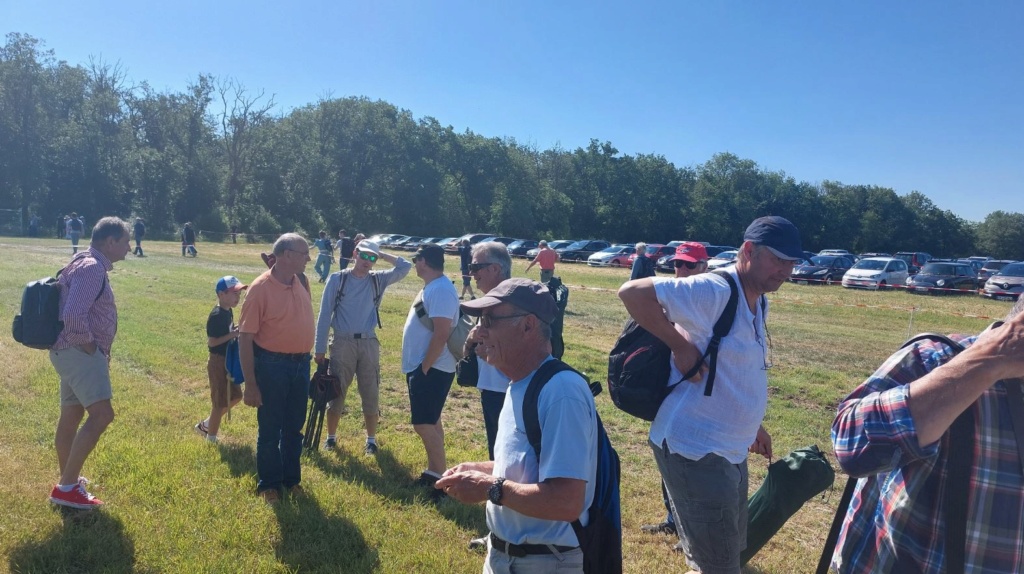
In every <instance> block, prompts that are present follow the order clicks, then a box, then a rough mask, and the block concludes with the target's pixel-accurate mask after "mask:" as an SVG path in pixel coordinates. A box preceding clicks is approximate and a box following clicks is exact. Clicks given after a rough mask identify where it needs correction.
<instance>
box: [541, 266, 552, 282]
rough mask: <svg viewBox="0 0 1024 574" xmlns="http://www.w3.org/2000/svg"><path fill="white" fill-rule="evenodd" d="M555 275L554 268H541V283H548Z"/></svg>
mask: <svg viewBox="0 0 1024 574" xmlns="http://www.w3.org/2000/svg"><path fill="white" fill-rule="evenodd" d="M554 276H555V270H554V269H541V270H540V282H541V283H545V284H546V283H547V282H548V281H551V278H552V277H554Z"/></svg>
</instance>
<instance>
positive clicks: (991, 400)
mask: <svg viewBox="0 0 1024 574" xmlns="http://www.w3.org/2000/svg"><path fill="white" fill-rule="evenodd" d="M952 338H953V339H955V340H958V341H960V342H961V343H963V344H964V346H969V345H970V344H972V343H973V342H974V341H975V337H964V336H962V335H954V336H952ZM952 356H953V355H952V352H951V351H950V350H949V349H948V348H946V347H945V346H944V345H942V344H940V343H937V342H933V341H921V342H919V343H917V344H915V345H913V346H911V347H909V348H907V349H902V350H900V351H899V352H897V353H895V354H894V355H892V356H891V357H889V359H887V360H886V361H885V363H883V364H882V366H881V367H880V368H879V369H878V370H877V371H876V372H875V373H874V374H873V375H872V376H871V377H870V378H868V380H867V381H865V382H864V383H862V384H861V385H860V386H859V387H857V389H856V390H854V392H853V393H852V394H851V395H850V396H849V397H847V398H846V399H845V400H844V401H843V402H842V403H841V404H840V405H839V412H838V414H837V416H836V419H835V422H834V423H833V425H832V442H833V445H834V447H835V452H836V457H837V458H838V460H839V463H840V464H841V465H842V467H843V469H844V470H846V471H847V472H848V473H849V474H850V475H851V476H858V477H861V478H860V480H859V481H858V482H857V486H856V490H855V491H854V494H853V499H852V500H851V501H850V507H849V510H848V511H847V514H846V518H845V519H844V521H843V527H842V530H841V532H840V535H839V541H838V543H837V545H836V550H835V553H834V554H833V556H832V569H833V570H834V571H836V572H841V573H844V574H845V573H848V572H855V573H861V572H864V573H866V572H943V571H945V567H946V548H945V528H944V516H945V504H944V500H943V495H944V492H945V488H946V482H947V480H948V468H947V467H948V463H949V453H948V451H949V447H948V445H949V440H950V435H949V433H948V432H947V433H946V434H944V435H943V436H942V438H941V439H940V440H939V441H938V442H937V443H934V444H931V445H926V446H924V447H921V446H920V445H919V444H918V438H917V431H916V428H915V425H914V421H913V419H911V417H910V410H909V408H908V406H907V397H908V395H909V392H908V385H909V384H910V382H912V381H914V380H916V379H918V378H920V377H922V376H924V375H925V374H927V373H928V372H930V371H932V370H933V369H935V368H938V367H939V366H941V365H943V364H944V363H946V362H947V361H949V360H950V359H951V358H952ZM970 408H971V409H972V410H973V411H974V416H975V421H977V422H976V423H975V437H976V440H975V443H974V444H975V446H974V452H973V457H972V458H973V461H974V464H973V465H972V468H971V473H970V485H971V486H970V493H969V499H968V510H967V515H968V520H967V540H966V551H965V558H966V561H965V562H966V563H965V572H968V573H982V572H991V573H997V572H998V573H1005V572H1019V571H1021V568H1020V564H1021V560H1022V558H1024V477H1022V476H1021V468H1020V463H1019V455H1018V452H1017V440H1016V437H1015V435H1014V432H1013V425H1012V424H1011V421H1010V412H1009V408H1008V406H1007V403H1006V389H1005V387H1004V386H1003V384H1002V383H996V384H994V385H993V386H992V387H990V388H989V389H988V390H986V391H985V392H984V393H982V395H981V396H980V397H979V398H978V400H977V401H975V402H974V404H973V405H971V407H970Z"/></svg>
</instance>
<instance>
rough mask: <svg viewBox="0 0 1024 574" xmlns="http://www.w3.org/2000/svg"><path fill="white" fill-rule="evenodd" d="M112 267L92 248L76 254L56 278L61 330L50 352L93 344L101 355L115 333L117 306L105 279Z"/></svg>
mask: <svg viewBox="0 0 1024 574" xmlns="http://www.w3.org/2000/svg"><path fill="white" fill-rule="evenodd" d="M113 268H114V266H113V264H111V263H110V260H109V259H107V258H106V256H104V255H103V254H102V253H100V252H99V251H97V250H96V249H95V248H93V247H89V249H88V250H87V251H83V252H82V253H79V254H78V255H76V256H75V257H73V258H72V259H71V263H69V264H68V266H67V267H65V268H64V270H63V271H62V272H61V274H60V277H58V278H57V281H58V283H59V284H60V320H61V321H64V330H62V331H61V332H60V336H59V337H57V342H56V343H54V344H53V349H54V350H56V351H59V350H61V349H68V348H71V347H75V346H78V345H88V344H89V343H96V346H97V347H99V348H100V350H101V351H102V352H103V354H104V355H106V356H108V357H109V356H110V347H111V346H112V345H113V344H114V336H115V335H116V334H117V307H116V306H115V305H114V291H113V289H111V288H110V281H108V280H107V272H108V271H110V270H111V269H113Z"/></svg>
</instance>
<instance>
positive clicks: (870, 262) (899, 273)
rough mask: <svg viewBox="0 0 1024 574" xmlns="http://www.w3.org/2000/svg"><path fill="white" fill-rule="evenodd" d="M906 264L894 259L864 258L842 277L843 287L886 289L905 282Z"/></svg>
mask: <svg viewBox="0 0 1024 574" xmlns="http://www.w3.org/2000/svg"><path fill="white" fill-rule="evenodd" d="M909 276H910V271H909V269H908V268H907V262H906V261H904V260H902V259H896V258H895V257H865V258H864V259H861V260H860V261H858V262H857V263H856V264H854V266H853V267H851V268H850V270H849V271H847V272H846V273H845V274H844V275H843V287H846V288H847V289H850V288H854V287H859V288H863V289H877V290H881V289H886V288H892V287H893V286H899V285H903V284H905V283H906V282H907V277H909Z"/></svg>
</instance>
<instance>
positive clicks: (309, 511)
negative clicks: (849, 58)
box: [0, 238, 1009, 573]
mask: <svg viewBox="0 0 1024 574" xmlns="http://www.w3.org/2000/svg"><path fill="white" fill-rule="evenodd" d="M0 243H2V244H3V248H4V251H5V254H6V255H5V256H4V257H3V258H2V259H0V301H3V303H2V305H3V309H4V315H3V316H4V320H5V321H9V320H10V317H13V315H14V314H15V313H16V312H17V310H18V307H19V304H20V295H21V288H22V286H23V284H24V283H25V282H27V281H29V280H32V279H36V278H38V277H42V276H45V275H51V274H53V273H54V272H56V270H57V269H59V268H60V267H61V266H62V265H63V264H64V263H65V262H66V261H67V258H68V254H69V249H68V248H67V244H66V243H65V242H59V241H57V240H41V241H35V242H29V241H27V240H20V239H10V238H3V239H0ZM146 247H147V254H148V255H149V256H148V257H146V258H144V259H136V258H134V257H130V258H129V259H128V260H127V261H124V262H122V263H118V264H117V265H116V267H115V271H114V272H113V273H112V274H111V276H110V283H111V285H112V287H113V289H114V292H115V295H116V298H117V302H118V308H119V315H120V324H119V331H118V336H117V340H116V342H115V344H114V351H113V355H114V359H113V363H112V376H113V383H114V408H115V411H116V413H117V417H116V418H115V421H114V423H113V424H112V425H111V427H110V428H109V429H108V431H107V432H106V433H105V435H104V437H103V438H102V439H101V441H100V444H99V446H98V448H97V449H96V451H95V452H94V453H93V455H92V456H91V457H90V458H89V460H88V461H87V462H86V466H85V471H84V472H85V474H86V476H89V477H90V478H91V479H92V480H93V481H94V483H95V485H94V488H93V491H94V492H95V493H96V494H97V496H99V497H100V498H102V499H104V500H105V501H106V502H107V506H106V507H105V508H104V510H102V511H99V512H94V513H90V514H85V515H81V514H78V513H69V514H63V513H61V512H58V511H56V510H54V509H52V508H51V507H50V506H49V505H48V504H47V503H46V495H47V493H48V492H49V489H50V488H51V487H52V484H53V481H54V480H55V479H56V477H57V472H56V456H55V453H54V450H53V446H52V441H53V428H54V425H55V424H56V419H57V413H58V406H57V403H58V397H57V380H56V376H55V374H54V372H53V368H52V367H51V366H50V364H49V361H48V360H47V356H46V353H45V352H42V351H34V350H31V349H26V348H24V347H22V346H20V345H18V344H17V343H14V342H13V340H12V339H11V338H10V335H9V334H8V332H7V331H6V329H5V330H4V334H3V335H2V336H0V348H2V350H3V356H4V360H5V362H6V365H5V368H4V369H3V373H4V374H3V376H2V382H3V383H2V385H0V421H2V423H0V500H3V501H4V502H3V505H4V512H3V513H2V514H0V558H2V560H0V570H3V569H7V570H9V571H12V572H41V573H43V572H45V573H51V572H190V573H191V572H357V573H358V572H393V573H408V572H478V571H480V568H481V563H482V560H483V558H482V556H481V555H479V554H474V553H472V552H470V551H469V550H467V549H466V543H467V541H468V540H469V538H471V537H474V536H477V535H479V534H481V533H483V532H484V531H485V530H486V525H485V521H484V517H483V510H482V507H468V506H463V505H460V504H458V503H455V502H448V503H445V504H442V505H441V506H440V507H435V506H433V505H431V504H429V503H427V502H426V501H425V500H424V499H423V497H422V494H421V493H420V492H418V491H417V490H416V489H413V488H411V487H410V486H409V485H408V484H409V483H410V482H411V481H412V480H413V479H414V478H415V477H416V476H418V474H419V472H420V471H421V470H422V468H423V467H424V464H425V457H424V453H423V449H422V446H421V444H420V442H419V439H418V438H417V437H416V435H415V434H414V433H413V431H412V428H411V426H410V425H409V424H408V407H407V400H406V394H405V382H404V377H403V375H402V374H401V372H400V369H399V363H400V351H401V331H402V325H403V323H404V320H405V316H406V313H407V311H408V306H409V304H410V303H411V301H412V298H413V296H414V294H415V293H416V291H417V290H418V289H419V287H420V283H419V280H418V279H417V278H416V277H415V274H410V276H409V277H407V278H406V279H405V280H404V281H403V282H401V283H400V284H398V285H395V286H393V287H392V288H391V289H389V290H388V294H387V296H386V297H385V299H384V305H383V309H382V318H383V321H384V329H383V330H381V342H382V345H383V350H382V355H381V361H382V371H383V372H382V386H381V395H382V396H381V405H382V410H383V418H382V421H381V427H380V430H379V432H378V437H379V440H380V442H381V446H382V451H381V454H380V455H379V456H378V457H376V458H373V457H366V456H364V455H363V454H362V440H363V439H362V437H363V432H362V428H361V426H362V425H361V422H362V421H361V415H360V414H359V409H358V405H356V404H355V403H357V402H358V393H355V392H352V393H350V396H351V397H353V398H352V400H351V401H350V412H351V414H349V415H347V416H345V417H344V418H343V419H342V424H341V428H340V431H339V444H340V448H339V449H338V450H337V451H334V452H325V453H320V454H314V455H312V456H310V457H308V458H305V459H304V461H303V484H304V485H305V486H306V487H307V489H308V491H309V493H310V496H309V497H308V498H307V499H305V500H299V501H287V500H286V501H285V502H284V503H283V504H280V505H278V506H277V507H276V508H268V507H266V506H264V505H263V504H261V503H260V502H259V500H258V499H257V498H256V497H255V496H254V495H253V488H254V484H255V463H254V446H255V436H256V421H255V411H253V410H252V409H249V408H246V407H244V406H239V407H237V408H235V409H234V410H233V412H232V417H231V420H230V421H226V422H225V423H224V425H223V427H222V431H221V435H222V443H221V444H220V445H219V446H212V445H209V444H207V443H205V442H204V441H202V440H200V439H199V438H198V437H197V436H196V435H195V434H193V432H192V425H193V424H195V422H196V421H197V420H199V419H200V418H202V417H203V416H204V415H205V413H207V412H208V411H209V398H208V388H207V381H206V371H205V368H204V365H205V363H206V355H207V351H206V346H205V340H206V336H205V319H206V316H207V313H208V312H209V310H210V308H211V306H212V305H213V304H214V303H215V302H216V299H215V297H214V293H213V285H214V282H215V281H216V279H217V278H218V277H220V276H221V275H225V274H234V275H237V276H239V277H240V278H242V279H243V281H249V280H251V279H252V278H253V277H255V276H256V275H257V274H259V273H261V272H262V271H263V270H264V267H263V264H262V262H261V261H260V260H259V255H258V254H259V251H260V250H261V249H262V250H266V249H267V247H266V246H261V245H226V244H225V245H220V244H201V245H200V246H199V247H200V257H199V258H197V259H191V258H190V259H183V258H182V257H181V256H180V250H179V246H178V245H177V244H174V243H160V242H147V244H146ZM525 266H526V263H525V262H522V261H517V262H516V264H515V266H514V274H515V275H523V269H525ZM311 267H312V266H310V269H309V271H310V273H312V269H311ZM455 269H457V265H456V263H455V261H454V260H452V259H450V260H449V275H451V276H453V277H454V273H453V270H455ZM558 274H559V275H560V276H561V277H562V278H563V280H564V281H565V282H566V283H567V284H568V285H569V286H570V288H571V289H572V292H571V295H570V303H569V309H568V313H567V318H566V333H565V340H566V343H567V344H566V347H567V352H566V357H565V358H566V360H567V361H568V362H569V363H570V364H573V365H574V366H576V367H577V368H579V369H580V370H583V371H585V372H588V373H590V374H591V375H593V376H594V377H595V378H598V379H600V378H602V377H603V374H604V372H605V369H606V362H605V361H606V355H607V351H608V349H609V348H610V347H611V345H612V343H613V342H614V340H615V337H616V336H617V334H618V331H619V329H620V327H621V325H622V322H623V320H624V319H625V318H626V313H625V311H624V310H623V308H622V306H621V305H620V304H619V302H618V299H617V298H616V297H615V289H617V288H618V286H619V285H620V284H621V283H622V282H623V281H624V280H625V279H626V278H627V277H628V271H626V270H619V269H593V268H588V267H586V266H582V265H566V264H564V265H560V266H559V268H558ZM531 275H532V276H533V277H534V278H536V276H537V271H536V270H532V271H531ZM321 289H322V287H321V286H320V285H319V284H317V283H315V282H314V283H313V294H314V301H315V303H314V306H315V307H316V308H319V295H320V292H321ZM770 298H771V301H772V313H771V318H770V321H769V329H770V331H771V334H772V340H773V342H774V352H773V355H774V363H775V366H774V368H773V369H772V370H771V372H770V373H769V375H770V376H769V384H770V386H771V388H770V394H771V400H770V403H769V408H768V415H767V420H766V423H765V424H766V427H767V428H768V429H769V432H771V433H772V435H773V440H774V448H775V452H776V454H777V455H782V454H784V453H786V452H789V451H791V450H793V449H795V448H799V447H803V446H806V445H809V444H815V443H816V444H818V445H819V446H821V447H822V449H823V450H825V451H826V452H831V448H830V447H829V444H830V443H829V426H830V424H831V421H832V416H833V413H834V408H835V405H836V403H837V402H838V401H839V400H840V399H841V398H842V397H843V396H844V395H845V394H846V393H848V392H849V391H850V389H852V388H853V387H854V386H855V385H856V384H857V383H859V382H860V381H861V380H862V379H863V378H864V377H866V376H867V375H868V374H869V373H870V372H871V371H872V370H873V369H874V368H875V367H876V366H877V365H878V364H879V363H880V362H881V361H882V360H883V359H884V358H885V357H886V356H887V355H888V354H889V353H890V352H891V351H892V350H893V349H894V348H896V347H897V346H898V345H899V344H900V342H901V341H902V340H903V339H904V338H905V337H906V336H907V334H908V332H910V331H913V332H920V331H942V332H949V331H956V332H973V331H978V330H980V329H981V328H982V327H983V326H984V325H985V324H987V323H988V322H989V319H986V318H979V316H980V317H995V318H999V317H1001V316H1002V315H1003V314H1005V313H1006V311H1007V310H1008V309H1009V305H1008V304H1006V303H997V302H992V301H987V300H983V299H981V298H979V297H938V298H930V297H921V296H912V295H908V294H906V293H901V292H882V293H868V292H850V291H845V290H843V289H841V288H839V287H800V286H794V285H785V286H784V287H783V288H782V289H781V290H780V291H779V292H778V293H776V294H773V295H772V296H771V297H770ZM856 305H869V306H867V307H864V306H856ZM965 315H966V316H965ZM911 317H913V324H912V325H911ZM597 404H598V409H599V410H600V412H601V416H602V418H603V419H604V420H605V424H606V426H607V427H608V430H609V432H610V433H611V437H612V441H613V443H614V444H615V446H616V448H617V449H618V451H619V454H620V456H621V457H622V465H623V466H622V470H623V481H622V494H623V500H622V505H623V522H624V524H623V526H624V530H625V540H624V545H625V548H624V550H625V555H626V571H627V572H634V573H639V572H647V571H651V570H654V569H657V570H659V571H660V570H663V569H665V568H666V566H667V567H668V569H670V570H679V571H684V570H685V564H684V561H683V560H682V559H681V558H680V557H679V556H678V555H676V554H674V553H673V552H672V551H671V540H670V538H669V537H662V536H656V537H652V536H646V535H642V534H640V533H639V532H638V527H639V525H640V524H642V523H645V522H650V521H655V520H659V519H660V518H661V517H662V515H663V508H662V505H661V498H660V489H659V486H658V484H659V483H658V476H657V470H656V468H655V464H654V461H653V459H652V457H651V454H650V451H649V448H648V447H647V439H646V435H647V430H648V429H647V425H646V424H645V423H643V421H640V420H638V419H634V418H632V417H629V416H628V415H625V414H623V413H621V412H620V411H618V410H616V409H615V408H614V406H613V405H612V404H611V401H610V399H609V398H608V396H607V393H605V394H603V395H601V396H599V397H598V398H597ZM443 421H444V424H445V429H446V435H447V437H446V438H447V448H448V457H449V458H448V462H449V464H455V463H457V462H459V461H463V460H480V459H483V458H486V455H487V449H486V439H485V436H484V430H483V421H482V419H481V414H480V406H479V396H478V393H477V391H476V390H474V389H463V388H459V387H457V386H456V387H453V389H452V394H451V397H450V398H449V401H448V405H447V407H446V410H445V414H444V419H443ZM750 467H751V485H752V488H756V486H757V485H759V484H760V482H761V480H762V479H763V476H764V472H765V468H766V464H765V463H764V462H763V461H761V460H754V459H752V461H751V465H750ZM842 480H844V477H841V476H840V477H838V478H837V487H841V485H842V483H841V481H842ZM838 498H839V493H838V492H836V493H834V494H832V495H831V496H830V497H827V498H824V499H823V498H822V497H818V498H816V499H814V500H812V501H810V502H808V503H807V504H806V505H805V506H804V508H803V509H802V510H801V511H800V512H799V513H798V514H797V515H796V516H794V517H793V518H792V519H791V520H790V522H789V523H788V524H787V525H786V526H785V527H784V528H783V529H782V530H781V531H780V532H779V534H778V535H776V537H775V538H774V539H773V540H772V541H771V542H770V543H769V544H768V545H767V546H766V547H765V548H764V549H763V550H762V551H761V553H759V554H758V555H757V557H755V558H754V560H753V561H752V563H751V566H750V568H749V570H750V571H752V572H780V573H781V572H794V571H796V572H810V571H812V570H813V563H814V562H816V560H817V555H818V553H819V552H820V548H821V545H822V541H823V538H824V532H825V531H826V530H827V528H828V523H829V521H830V519H831V515H832V512H833V511H834V508H835V505H836V504H837V502H838Z"/></svg>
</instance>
